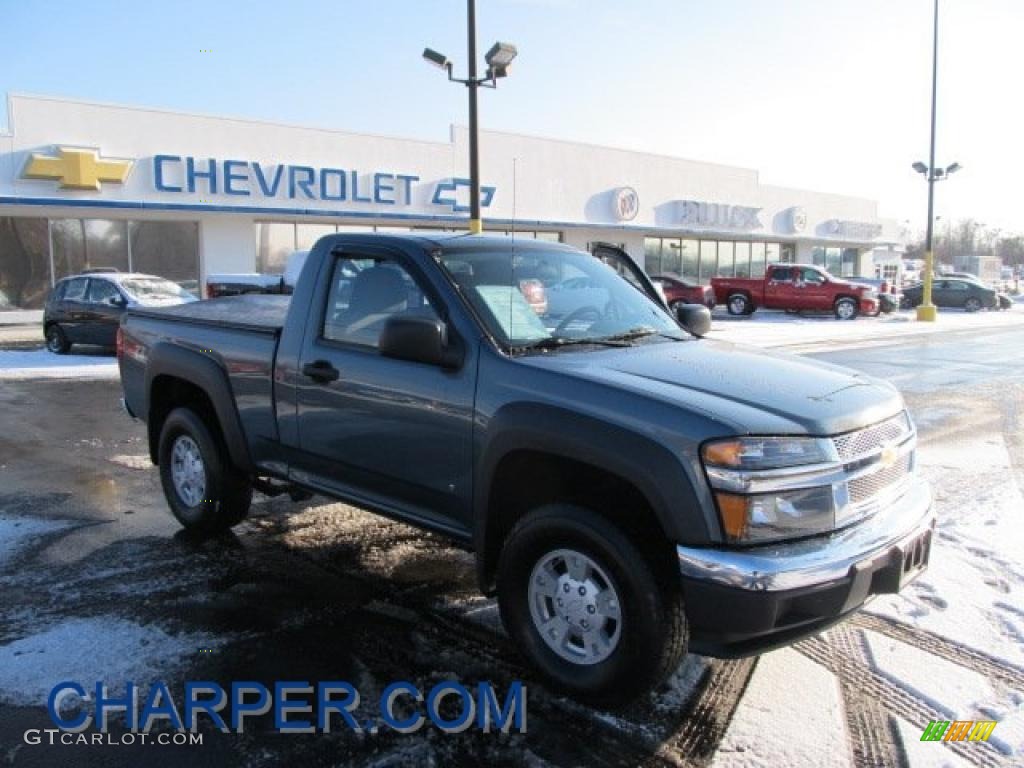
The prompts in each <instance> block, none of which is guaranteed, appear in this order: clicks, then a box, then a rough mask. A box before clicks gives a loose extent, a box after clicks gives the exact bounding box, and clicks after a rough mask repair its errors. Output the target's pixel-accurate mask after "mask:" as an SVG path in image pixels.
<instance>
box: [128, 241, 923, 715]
mask: <svg viewBox="0 0 1024 768" xmlns="http://www.w3.org/2000/svg"><path fill="white" fill-rule="evenodd" d="M683 309H684V310H685V309H686V308H685V307H684V308H683ZM700 311H701V312H704V313H706V310H705V309H703V308H701V309H700ZM706 326H707V321H706V315H705V317H704V319H703V320H702V319H701V317H700V316H699V314H698V313H687V312H685V311H681V312H680V315H679V316H673V315H672V314H671V313H670V312H669V310H668V309H667V308H666V307H665V305H664V303H663V302H662V301H661V299H660V298H659V296H658V294H657V293H656V292H655V290H654V287H653V285H652V284H651V283H650V281H649V280H648V279H647V277H646V276H645V275H644V273H643V272H642V271H640V270H639V269H638V268H637V267H636V265H635V264H633V262H632V261H631V260H630V259H629V257H628V256H627V255H626V254H624V253H622V252H621V251H617V250H616V249H614V248H610V247H603V248H600V249H598V250H597V251H595V252H594V253H585V252H582V251H578V250H575V249H573V248H570V247H567V246H564V245H559V244H552V243H546V242H538V241H530V240H527V241H523V240H515V241H512V240H508V239H505V238H488V237H480V236H453V237H445V236H436V237H434V236H426V235H424V236H417V235H414V234H410V235H394V236H390V235H389V236H385V235H332V236H328V237H325V238H323V239H321V240H320V241H319V242H318V243H317V244H316V246H315V247H314V248H313V250H312V252H311V253H310V255H309V257H308V259H307V260H306V263H305V266H304V268H303V271H302V274H301V277H300V278H299V281H298V284H297V286H296V288H295V292H294V294H293V295H292V296H291V297H287V296H239V297H232V298H223V299H214V300H210V301H203V302H195V303H192V304H184V305H181V306H179V307H173V308H166V309H158V310H145V309H144V310H137V311H130V312H128V313H127V314H126V315H125V317H124V318H123V320H122V323H121V328H120V333H119V337H118V359H119V363H120V370H121V381H122V385H123V389H124V399H125V405H126V407H127V409H128V411H129V413H130V414H132V415H133V416H135V417H138V418H141V419H143V420H144V421H145V422H146V423H147V426H148V434H149V452H150V456H151V458H152V460H153V462H154V463H155V464H157V465H158V466H159V470H160V477H161V481H162V485H163V489H164V493H165V495H166V497H167V502H168V504H169V506H170V508H171V510H172V512H173V513H174V515H175V516H176V517H177V518H178V520H179V521H180V522H181V523H182V525H184V526H185V527H186V528H188V529H192V530H196V531H200V532H204V533H216V532H218V531H223V530H226V529H227V528H229V527H231V526H233V525H235V524H237V523H239V522H240V521H241V520H242V519H243V518H244V517H245V515H246V513H247V511H248V509H249V504H250V500H251V498H252V493H253V490H254V489H258V490H260V491H263V492H265V493H271V494H273V493H291V494H293V495H294V496H299V495H301V494H306V495H308V494H309V493H317V494H322V495H324V496H327V497H331V498H334V499H341V500H344V501H346V502H348V503H350V504H353V505H355V506H358V507H361V508H364V509H367V510H370V511H372V512H375V513H379V514H382V515H385V516H387V517H390V518H393V519H396V520H401V521H403V522H405V523H409V524H412V525H416V526H420V527H422V528H424V529H428V530H431V531H435V532H439V533H442V534H444V535H446V536H448V537H450V538H451V539H453V540H454V541H455V542H457V543H458V544H460V545H462V546H464V547H466V548H467V549H468V550H471V551H473V552H474V553H475V556H476V562H477V572H478V576H479V583H480V588H481V589H482V590H483V591H484V592H485V593H486V594H496V595H497V597H498V600H499V605H500V610H501V616H502V620H503V622H504V625H505V627H506V629H507V631H508V633H509V635H511V637H512V638H513V639H514V640H515V641H516V643H517V644H518V646H519V648H520V649H521V650H522V652H523V653H524V654H525V655H526V656H527V657H529V659H530V660H531V661H532V662H533V664H534V665H535V666H536V667H537V668H538V669H539V670H540V671H541V672H542V673H543V675H544V676H545V677H546V678H547V679H548V680H549V681H550V682H551V683H552V684H553V685H554V686H556V687H558V688H560V689H562V690H564V691H566V692H568V693H570V694H572V695H574V696H576V697H577V698H579V699H581V700H585V701H588V702H593V703H598V704H615V703H621V702H624V701H628V700H630V699H631V698H634V697H636V696H637V695H639V694H642V693H644V692H646V691H649V690H651V689H652V688H654V687H655V686H657V685H658V684H659V683H660V682H661V681H662V680H664V678H665V677H666V676H667V675H668V674H669V673H670V672H672V671H673V670H674V669H675V668H676V667H677V666H678V664H679V662H680V660H681V659H682V657H683V656H684V654H686V653H687V652H688V651H693V652H699V653H704V654H709V655H715V656H738V655H745V654H751V653H757V652H759V651H762V650H765V649H767V648H771V647H775V646H778V645H781V644H785V643H790V642H793V641H795V640H796V639H799V638H800V637H803V636H805V635H808V634H810V633H814V632H817V631H820V630H821V629H822V628H824V627H826V626H828V625H830V624H831V623H833V622H836V621H838V620H841V619H842V618H843V617H845V616H847V615H849V614H850V613H851V612H853V611H856V610H857V609H858V608H859V607H860V606H862V605H863V604H864V602H865V601H867V600H868V599H869V598H871V597H872V596H873V595H877V594H881V593H893V592H897V591H899V590H900V589H901V588H902V587H903V585H904V584H906V583H907V582H908V581H909V580H910V579H912V578H914V577H915V576H917V575H918V574H919V573H920V572H921V571H922V570H923V569H924V568H925V567H926V566H927V563H928V558H929V552H930V543H931V536H932V529H933V526H934V516H933V512H932V506H931V494H930V491H929V489H928V486H927V484H926V483H925V482H924V481H923V480H921V479H920V478H919V477H918V475H917V472H916V466H915V464H916V462H915V447H916V440H917V435H916V430H915V428H914V425H913V423H912V421H911V419H910V417H909V415H908V413H907V411H906V408H905V406H904V403H903V400H902V399H901V397H900V395H899V394H898V393H897V392H896V390H895V389H894V388H893V387H892V386H891V385H889V384H888V383H885V382H881V381H878V380H875V379H871V378H869V377H866V376H863V375H861V374H859V373H856V372H853V371H850V370H846V369H844V368H839V367H836V366H832V365H826V364H823V363H820V362H815V361H812V360H808V359H805V358H799V357H793V356H786V355H780V354H772V353H767V352H763V351H759V350H754V349H749V348H745V347H741V346H736V345H732V344H726V343H721V342H716V341H712V340H709V339H707V338H701V337H700V336H701V335H702V334H703V333H704V332H705V331H706Z"/></svg>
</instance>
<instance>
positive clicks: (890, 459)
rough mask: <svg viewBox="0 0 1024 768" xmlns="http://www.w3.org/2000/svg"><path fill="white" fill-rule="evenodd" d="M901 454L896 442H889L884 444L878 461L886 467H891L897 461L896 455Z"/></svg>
mask: <svg viewBox="0 0 1024 768" xmlns="http://www.w3.org/2000/svg"><path fill="white" fill-rule="evenodd" d="M898 454H899V449H897V448H896V445H895V444H894V443H888V444H886V445H883V446H882V453H881V455H880V456H879V457H878V463H879V464H881V465H882V467H884V468H888V467H891V466H892V465H893V464H895V463H896V457H897V455H898Z"/></svg>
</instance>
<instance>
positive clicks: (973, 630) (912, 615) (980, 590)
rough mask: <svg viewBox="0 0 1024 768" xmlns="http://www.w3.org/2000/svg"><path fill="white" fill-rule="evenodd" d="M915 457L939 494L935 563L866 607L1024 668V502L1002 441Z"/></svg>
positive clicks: (931, 448)
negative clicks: (897, 590) (1022, 519)
mask: <svg viewBox="0 0 1024 768" xmlns="http://www.w3.org/2000/svg"><path fill="white" fill-rule="evenodd" d="M918 460H919V462H920V464H921V470H922V474H923V475H924V476H925V477H926V478H929V479H931V480H932V481H933V483H934V484H935V485H936V487H937V488H939V489H940V490H939V491H938V492H937V494H936V497H935V504H936V512H937V515H938V524H937V527H936V531H935V537H934V539H933V542H932V556H931V562H930V564H929V567H928V570H927V571H925V573H924V574H923V575H922V576H921V577H920V578H918V579H917V580H916V581H914V582H912V583H911V584H910V585H909V586H908V587H907V588H906V589H905V590H904V591H903V592H902V593H900V594H899V595H885V596H882V597H879V598H877V599H875V600H874V601H873V602H872V603H871V604H870V605H869V606H868V610H869V611H871V612H873V613H879V614H882V615H885V616H889V617H891V618H894V619H897V620H899V621H902V622H905V623H908V624H912V625H914V626H920V627H922V628H923V629H926V630H928V631H930V632H934V633H936V634H939V635H942V636H943V637H947V638H950V639H952V640H955V641H956V642H958V643H960V644H962V645H967V646H970V647H971V648H974V649H976V650H979V651H982V652H984V653H987V654H989V655H991V656H997V657H1000V658H1003V659H1006V660H1007V661H1008V662H1010V663H1011V664H1014V665H1015V666H1017V667H1022V668H1024V528H1022V527H1021V525H1020V514H1021V509H1022V508H1024V497H1022V494H1021V492H1020V489H1019V488H1018V487H1017V483H1016V481H1015V480H1014V479H1013V477H1012V475H1011V468H1010V467H1011V465H1010V456H1009V453H1008V451H1007V449H1006V444H1005V442H1004V441H1003V438H1002V436H1001V435H995V436H991V435H989V436H978V437H976V438H974V439H967V440H965V439H960V440H957V441H943V442H942V443H940V444H938V445H927V444H926V445H924V446H922V447H921V448H920V449H919V452H918ZM940 480H941V485H940V484H939V481H940Z"/></svg>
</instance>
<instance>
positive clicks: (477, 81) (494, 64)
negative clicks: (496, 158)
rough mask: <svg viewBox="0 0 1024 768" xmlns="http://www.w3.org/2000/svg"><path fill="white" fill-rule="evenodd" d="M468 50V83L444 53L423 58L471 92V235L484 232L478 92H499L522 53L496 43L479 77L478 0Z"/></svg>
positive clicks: (471, 0) (469, 10) (471, 5)
mask: <svg viewBox="0 0 1024 768" xmlns="http://www.w3.org/2000/svg"><path fill="white" fill-rule="evenodd" d="M466 27H467V48H468V54H469V64H468V70H469V72H468V76H467V77H466V78H465V79H461V78H457V77H454V76H453V75H452V62H451V61H450V60H449V59H448V57H447V56H445V55H444V54H442V53H438V52H437V51H435V50H432V49H430V48H426V49H424V51H423V58H424V59H426V60H427V61H428V62H430V63H431V64H433V65H434V66H436V67H440V68H441V69H444V70H445V71H446V72H447V73H448V79H449V80H451V81H452V82H454V83H461V84H462V85H464V86H466V88H468V89H469V231H470V232H471V233H473V234H479V233H480V232H482V231H483V222H482V220H481V218H480V136H479V133H480V131H479V126H478V124H477V108H476V92H477V89H478V88H480V86H484V87H487V88H496V87H497V84H498V82H497V81H498V79H499V78H502V77H508V69H509V66H510V65H511V64H512V60H513V59H514V58H515V57H516V55H517V54H518V53H519V52H518V51H517V50H516V47H515V46H514V45H512V44H511V43H501V42H498V43H495V44H494V45H492V46H491V49H490V50H489V51H487V55H486V56H485V57H484V59H485V60H486V62H487V72H486V73H485V74H484V76H483V77H477V74H476V0H467V7H466Z"/></svg>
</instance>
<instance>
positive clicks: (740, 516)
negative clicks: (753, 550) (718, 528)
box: [715, 493, 748, 541]
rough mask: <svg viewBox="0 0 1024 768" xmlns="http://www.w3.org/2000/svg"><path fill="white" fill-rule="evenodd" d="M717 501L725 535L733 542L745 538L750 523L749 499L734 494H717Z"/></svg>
mask: <svg viewBox="0 0 1024 768" xmlns="http://www.w3.org/2000/svg"><path fill="white" fill-rule="evenodd" d="M715 501H717V502H718V514H719V517H721V518H722V528H723V529H724V530H725V535H726V536H727V537H728V538H729V539H731V540H733V541H738V540H740V539H743V538H745V537H746V535H747V522H748V520H747V501H748V499H747V497H746V496H737V495H736V494H734V493H716V494H715Z"/></svg>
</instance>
